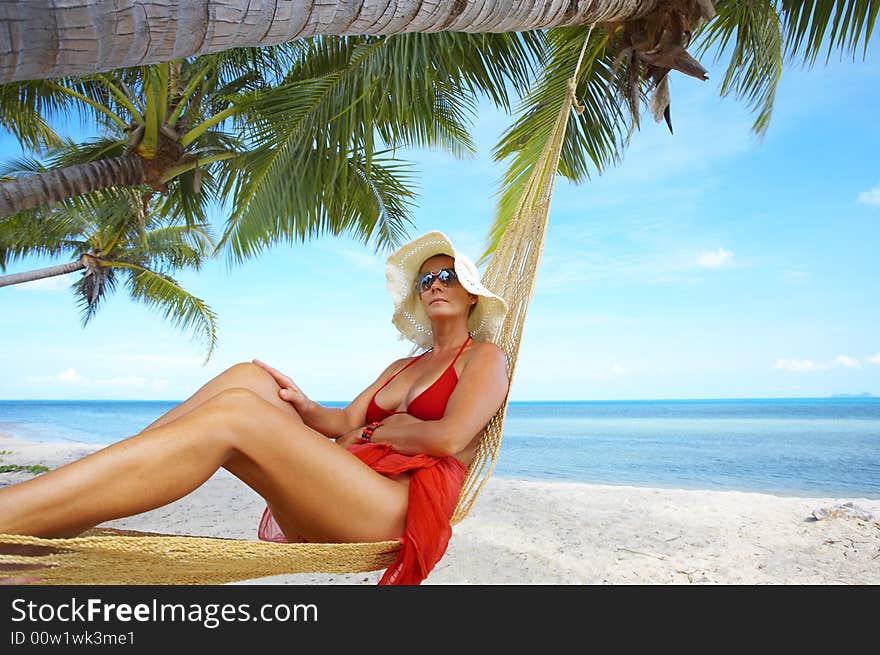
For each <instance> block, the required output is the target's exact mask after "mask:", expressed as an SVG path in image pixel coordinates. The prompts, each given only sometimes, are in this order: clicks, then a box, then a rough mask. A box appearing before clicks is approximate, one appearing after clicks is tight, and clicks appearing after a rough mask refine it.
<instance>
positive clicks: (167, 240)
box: [0, 161, 217, 361]
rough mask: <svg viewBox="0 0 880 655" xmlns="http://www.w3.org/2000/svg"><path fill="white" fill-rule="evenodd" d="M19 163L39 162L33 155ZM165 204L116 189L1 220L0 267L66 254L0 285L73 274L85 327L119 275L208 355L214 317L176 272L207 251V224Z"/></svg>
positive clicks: (194, 264)
mask: <svg viewBox="0 0 880 655" xmlns="http://www.w3.org/2000/svg"><path fill="white" fill-rule="evenodd" d="M19 165H20V167H21V168H31V169H34V168H39V164H38V163H36V162H33V161H21V162H19ZM164 204H166V202H165V201H164V200H163V199H158V198H156V197H151V196H150V195H149V194H147V195H144V194H141V193H138V192H136V191H135V190H132V189H113V190H107V191H100V192H93V193H91V194H87V195H84V196H81V197H79V198H76V199H74V200H68V201H65V202H64V203H58V204H56V205H53V206H52V207H49V208H44V209H39V210H32V211H30V212H21V213H20V214H18V215H16V216H15V217H12V218H7V219H4V220H2V221H0V270H4V271H5V270H6V265H7V263H9V262H13V261H16V260H21V259H23V258H25V257H27V256H33V255H41V256H49V257H53V258H59V259H66V260H67V261H66V262H65V263H63V264H58V265H55V266H50V267H47V268H42V269H37V270H31V271H25V272H21V273H15V274H10V275H3V276H0V287H4V286H9V285H13V284H22V283H25V282H31V281H34V280H40V279H45V278H47V277H55V276H59V275H71V274H77V275H76V278H75V280H74V282H73V283H72V284H71V287H70V288H71V290H72V291H73V293H74V295H75V296H76V298H77V300H78V304H79V305H80V308H81V317H82V323H83V326H85V325H87V324H88V323H89V322H90V321H91V320H92V319H93V318H94V317H95V315H96V313H97V311H98V309H99V308H100V307H101V306H102V305H103V304H104V303H105V302H106V300H107V298H108V297H109V296H110V294H111V293H112V292H113V291H114V290H115V289H116V286H117V285H118V284H119V282H120V281H124V283H125V285H126V287H127V289H128V293H129V295H130V296H131V298H132V299H133V300H135V301H137V302H140V303H143V304H145V305H147V306H148V307H151V308H153V309H156V310H158V311H159V312H161V313H162V315H163V317H164V318H165V319H166V320H170V321H171V322H172V324H174V325H175V326H176V327H178V328H180V329H189V330H191V331H192V333H193V335H194V336H195V337H196V338H199V339H201V340H202V342H203V343H204V344H205V345H206V356H205V361H208V359H210V357H211V355H212V352H213V350H214V346H215V344H216V341H217V325H216V316H215V314H214V312H213V311H212V310H211V308H210V307H209V306H208V305H207V304H206V303H205V301H204V300H202V299H201V298H198V297H196V296H195V295H193V294H192V293H190V292H188V291H187V290H186V289H184V288H183V287H182V286H181V285H180V283H179V282H178V281H177V280H175V279H174V277H173V274H174V273H175V272H176V271H180V270H185V269H192V270H199V269H201V267H202V265H203V264H204V263H205V261H207V260H208V259H209V258H210V257H211V256H212V253H213V248H214V242H213V239H212V236H211V230H210V226H209V225H208V224H206V223H194V224H189V225H187V224H180V223H181V222H180V220H179V219H178V218H176V217H175V216H174V213H173V212H168V211H167V210H163V205H164Z"/></svg>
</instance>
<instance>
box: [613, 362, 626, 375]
mask: <svg viewBox="0 0 880 655" xmlns="http://www.w3.org/2000/svg"><path fill="white" fill-rule="evenodd" d="M624 373H626V369H625V368H623V366H621V365H620V364H618V363H617V362H614V363H613V364H612V365H611V374H612V375H623V374H624Z"/></svg>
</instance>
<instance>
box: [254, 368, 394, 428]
mask: <svg viewBox="0 0 880 655" xmlns="http://www.w3.org/2000/svg"><path fill="white" fill-rule="evenodd" d="M408 361H409V358H403V359H398V360H396V361H394V362H392V363H391V364H390V365H389V366H388V367H387V368H386V369H385V370H384V371H382V373H381V375H379V377H378V378H377V379H376V380H375V381H374V382H373V384H371V385H370V386H369V387H367V388H366V389H364V390H363V391H362V392H361V393H360V394H358V397H357V398H355V399H354V400H353V401H351V403H349V404H348V405H347V406H346V407H344V408H340V407H324V406H323V405H321V404H320V403H318V402H316V401H314V400H312V399H310V398H309V397H308V396H306V394H305V393H304V392H303V391H302V389H300V388H299V387H298V386H297V385H296V384H295V383H294V381H293V380H292V379H290V377H288V376H287V375H284V374H283V373H281V371H279V370H277V369H275V368H272V367H271V366H269V365H268V364H266V363H265V362H261V361H260V360H258V359H255V360H253V363H254V364H256V365H257V366H259V367H260V368H262V369H263V370H265V371H266V372H268V373H269V374H270V375H271V376H272V377H273V378H274V379H275V382H276V383H277V384H278V386H279V387H281V388H280V389H279V390H278V395H279V397H280V398H281V399H282V400H285V401H287V402H289V403H290V404H291V405H293V407H294V408H295V409H296V411H297V412H298V413H299V415H300V417H301V418H302V420H303V423H305V424H306V425H308V426H309V427H310V428H312V429H314V430H317V431H318V432H320V433H321V434H323V435H324V436H325V437H328V438H330V439H338V438H339V437H341V436H342V435H345V434H346V433H348V432H351V431H352V430H354V429H356V428H358V427H363V424H364V416H365V415H366V413H367V406H368V405H369V403H370V399H371V398H372V397H373V394H374V393H375V392H376V390H377V389H378V388H379V387H381V386H382V385H383V384H384V383H385V380H387V379H388V378H389V377H390V376H391V375H393V373H394V372H395V371H397V370H399V369H400V368H402V367H403V366H404V363H405V362H408Z"/></svg>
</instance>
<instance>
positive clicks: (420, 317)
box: [385, 231, 507, 349]
mask: <svg viewBox="0 0 880 655" xmlns="http://www.w3.org/2000/svg"><path fill="white" fill-rule="evenodd" d="M434 255H449V256H450V257H452V258H453V259H454V260H455V264H454V266H455V273H456V274H457V275H458V280H459V282H460V283H461V286H462V287H464V289H465V290H466V291H468V292H469V293H472V294H474V295H476V296H479V297H478V298H477V304H476V305H475V306H474V310H473V312H471V315H470V317H469V318H468V331H469V332H470V333H471V336H472V337H473V338H474V339H475V340H477V341H493V342H494V340H495V336H496V335H497V333H498V330H499V329H500V328H501V323H502V321H503V320H504V317H505V315H506V314H507V303H506V302H504V300H503V299H502V298H500V297H499V296H496V295H495V294H494V293H492V292H491V291H489V289H487V288H486V287H484V286H483V284H482V282H480V273H479V271H478V270H477V267H476V266H475V265H474V263H473V262H472V261H471V260H470V259H469V258H468V257H466V256H465V255H463V254H462V253H460V252H459V251H457V250H456V249H455V246H453V245H452V241H450V240H449V237H447V236H446V235H445V234H443V233H442V232H436V231H435V232H427V233H425V234H423V235H422V236H420V237H416V238H415V239H413V240H412V241H410V242H409V243H406V244H404V245H402V246H401V247H400V248H398V249H397V250H395V251H394V252H393V253H391V254H390V255H389V256H388V259H387V260H386V264H385V278H386V280H387V281H388V293H390V294H391V299H392V300H393V301H394V314H393V315H392V317H391V322H392V323H393V324H394V325H395V327H397V329H398V330H400V339H401V340H402V339H409V340H410V341H412V342H414V343H416V344H417V345H418V346H420V347H421V348H424V349H428V348H430V347H431V346H432V345H433V342H434V338H433V332H432V330H431V320H430V319H429V318H428V315H427V314H426V313H425V308H424V307H423V306H422V302H421V299H420V297H419V295H418V293H416V288H415V283H416V276H417V275H418V273H419V268H420V267H421V265H422V264H423V263H424V262H425V260H426V259H429V258H430V257H433V256H434Z"/></svg>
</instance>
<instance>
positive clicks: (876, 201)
mask: <svg viewBox="0 0 880 655" xmlns="http://www.w3.org/2000/svg"><path fill="white" fill-rule="evenodd" d="M859 202H860V203H862V204H863V205H874V206H875V207H880V186H875V187H874V188H873V189H870V190H868V191H862V192H861V193H860V194H859Z"/></svg>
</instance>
